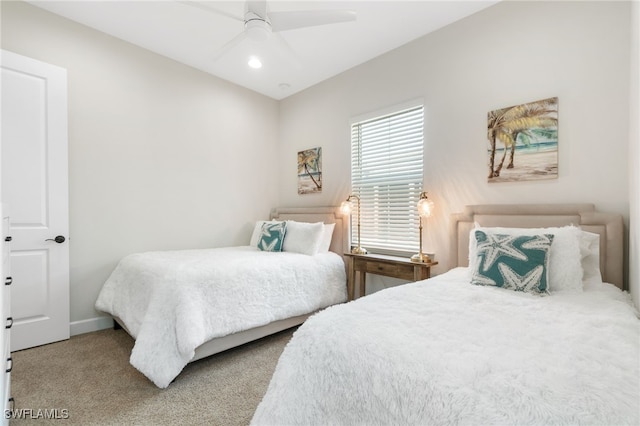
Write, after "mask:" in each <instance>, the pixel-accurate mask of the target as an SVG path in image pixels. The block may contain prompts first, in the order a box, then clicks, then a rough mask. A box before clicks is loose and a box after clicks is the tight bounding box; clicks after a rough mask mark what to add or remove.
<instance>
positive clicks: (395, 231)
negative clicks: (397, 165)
mask: <svg viewBox="0 0 640 426" xmlns="http://www.w3.org/2000/svg"><path fill="white" fill-rule="evenodd" d="M417 109H419V110H420V112H421V114H420V117H419V119H418V120H419V121H420V122H421V123H420V124H421V126H420V127H419V129H420V132H419V133H420V135H419V143H418V142H415V141H411V142H410V145H412V146H411V147H410V151H411V154H410V155H411V160H410V162H416V163H419V173H417V172H416V171H415V170H412V172H411V176H410V177H408V178H407V179H404V180H409V181H411V183H407V182H405V183H401V182H400V181H402V180H403V179H402V178H401V177H400V178H397V179H394V180H392V182H393V183H392V185H396V186H402V185H408V186H409V188H406V190H403V189H402V188H400V189H398V188H396V189H392V187H391V186H390V185H386V188H385V190H384V191H385V192H387V194H386V197H382V199H383V200H385V201H386V209H387V211H384V212H382V213H383V216H384V218H383V220H382V223H381V225H378V226H377V227H378V229H377V230H376V229H371V227H372V226H373V227H374V228H375V227H376V225H375V224H372V221H373V222H378V223H380V220H379V216H380V213H381V212H380V210H384V208H382V207H380V205H378V207H377V209H374V208H373V207H372V206H371V205H370V204H369V203H371V202H372V199H375V198H377V199H380V197H379V195H378V196H373V195H371V194H366V193H365V191H367V190H368V191H371V188H368V187H366V178H363V176H362V173H363V172H362V168H363V166H362V162H361V161H360V164H359V165H358V164H356V163H357V162H356V160H355V158H356V157H355V155H356V153H359V154H358V158H360V159H361V158H362V150H361V149H358V147H356V145H355V144H356V143H357V144H359V145H358V146H361V144H362V138H361V135H359V136H358V137H357V138H355V137H354V126H360V127H359V129H362V128H363V126H366V125H372V124H373V125H374V123H381V122H383V121H384V120H390V118H391V120H393V119H394V118H398V117H399V116H402V114H404V113H410V112H411V111H414V110H417ZM424 110H425V107H424V100H423V99H422V98H417V99H413V100H411V101H409V102H405V103H402V104H396V105H393V106H390V107H387V108H384V109H380V110H376V111H372V112H370V113H367V114H363V115H359V116H357V117H353V118H352V119H351V120H350V121H349V129H350V137H349V140H350V163H349V164H350V191H351V192H350V194H353V195H357V196H358V197H359V198H360V199H361V203H362V214H361V246H362V247H364V248H366V249H367V250H368V251H369V252H371V253H379V254H391V255H399V256H405V257H406V256H407V255H411V254H412V253H416V252H417V251H418V250H419V238H420V236H419V216H418V213H417V202H418V200H419V197H420V193H421V192H422V191H423V185H424V164H425V162H424V157H425V152H424V134H425V129H424V123H425V120H424ZM414 125H415V123H414ZM416 129H417V128H416ZM396 130H397V129H396ZM396 136H397V134H396ZM393 139H394V138H393V137H391V138H388V137H387V139H386V142H384V143H386V149H387V150H389V152H391V149H390V147H389V141H390V140H391V141H393ZM400 141H401V142H402V138H400ZM384 143H378V144H377V148H382V147H383V146H384ZM418 146H419V148H418ZM417 149H419V150H420V154H419V155H417V152H415V151H416V150H417ZM413 156H416V157H413ZM418 157H419V158H418ZM383 167H384V166H383ZM356 168H357V169H358V170H354V169H356ZM365 169H366V167H365ZM358 173H360V176H357V174H358ZM387 173H388V171H387ZM354 181H355V182H354ZM363 181H364V182H363ZM373 181H375V178H374V179H373ZM369 185H373V183H371V182H369ZM378 186H379V185H378ZM383 186H385V185H383ZM397 191H398V195H397V197H396V198H394V197H393V195H394V192H397ZM390 200H391V202H395V203H397V204H390ZM378 204H379V203H378ZM355 207H356V203H354V208H355ZM393 212H396V213H393ZM357 215H358V212H357V211H354V212H353V213H352V215H351V217H350V224H351V227H350V238H349V240H350V245H351V247H355V246H357V244H358V240H357V238H358V236H357V229H356V226H354V225H355V224H356V220H357ZM403 215H404V216H406V220H405V219H404V218H402V216H403ZM403 222H405V223H404V224H403ZM385 227H386V228H385ZM384 235H386V238H387V241H385V237H384ZM394 239H397V241H393V240H394ZM400 239H402V242H400Z"/></svg>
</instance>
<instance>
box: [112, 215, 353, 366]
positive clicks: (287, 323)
mask: <svg viewBox="0 0 640 426" xmlns="http://www.w3.org/2000/svg"><path fill="white" fill-rule="evenodd" d="M270 218H271V219H272V220H295V221H297V222H310V223H315V222H324V223H325V224H331V223H335V224H336V225H335V227H334V229H333V236H332V238H331V245H330V246H329V250H330V251H332V252H334V253H337V254H339V255H340V256H342V257H343V259H344V253H345V251H346V250H347V247H348V241H349V240H348V221H347V220H345V218H344V217H343V216H342V215H341V214H340V210H339V209H338V208H336V207H304V208H278V209H273V210H272V211H271V214H270ZM345 267H346V266H345ZM346 285H347V283H346V281H345V286H346ZM314 313H315V312H310V313H308V314H305V315H299V316H296V317H291V318H286V319H283V320H279V321H274V322H272V323H269V324H266V325H263V326H260V327H256V328H252V329H249V330H245V331H241V332H238V333H234V334H230V335H227V336H223V337H219V338H216V339H213V340H209V341H208V342H205V343H203V344H202V345H200V346H198V347H197V348H196V351H195V352H196V353H195V356H194V357H193V359H192V360H191V361H190V362H193V361H197V360H199V359H202V358H206V357H208V356H211V355H214V354H217V353H220V352H223V351H226V350H227V349H231V348H234V347H236V346H240V345H243V344H245V343H249V342H252V341H254V340H257V339H260V338H262V337H265V336H268V335H270V334H274V333H277V332H279V331H282V330H286V329H289V328H291V327H295V326H297V325H300V324H302V323H303V322H304V321H305V320H306V319H307V318H308V317H310V316H311V315H313V314H314ZM114 321H115V322H116V324H117V325H119V327H121V328H123V329H124V330H125V331H126V332H127V333H129V335H131V333H130V332H129V330H127V328H126V327H125V326H124V324H123V322H122V321H121V320H120V318H117V317H114Z"/></svg>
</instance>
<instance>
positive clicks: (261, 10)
mask: <svg viewBox="0 0 640 426" xmlns="http://www.w3.org/2000/svg"><path fill="white" fill-rule="evenodd" d="M246 7H247V10H246V12H252V13H255V14H256V15H258V16H259V17H261V18H262V19H266V18H267V1H266V0H250V1H247V2H246Z"/></svg>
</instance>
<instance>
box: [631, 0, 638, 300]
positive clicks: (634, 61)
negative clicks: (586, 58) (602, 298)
mask: <svg viewBox="0 0 640 426" xmlns="http://www.w3.org/2000/svg"><path fill="white" fill-rule="evenodd" d="M630 52H631V66H630V70H631V72H630V76H631V79H630V80H631V81H630V86H631V87H630V90H629V93H630V102H629V105H630V108H629V124H630V125H629V171H630V173H629V199H630V201H631V209H630V222H631V223H630V230H629V259H630V262H629V291H630V292H631V294H632V296H633V301H634V302H635V304H636V306H638V307H640V265H638V262H639V260H640V126H639V125H638V122H639V121H640V118H639V117H640V2H638V1H637V0H636V1H634V2H633V3H632V7H631V50H630Z"/></svg>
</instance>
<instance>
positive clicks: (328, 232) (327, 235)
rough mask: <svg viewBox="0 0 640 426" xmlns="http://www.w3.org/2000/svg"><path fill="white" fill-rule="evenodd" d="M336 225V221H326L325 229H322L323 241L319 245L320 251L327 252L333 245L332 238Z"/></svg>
mask: <svg viewBox="0 0 640 426" xmlns="http://www.w3.org/2000/svg"><path fill="white" fill-rule="evenodd" d="M335 227H336V224H335V223H328V224H327V223H325V224H324V230H323V231H322V241H320V246H319V247H318V253H326V252H328V251H329V247H331V238H332V237H333V228H335Z"/></svg>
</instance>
